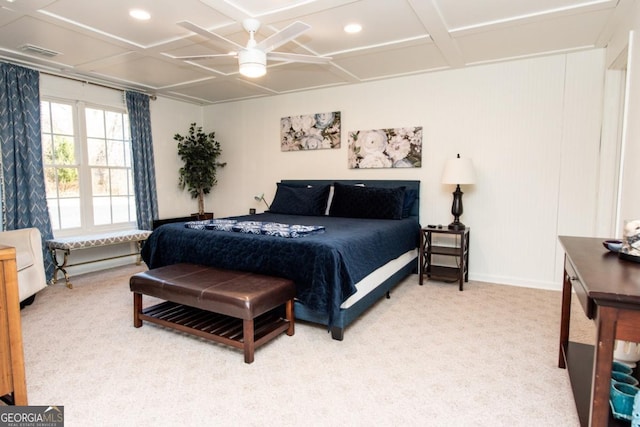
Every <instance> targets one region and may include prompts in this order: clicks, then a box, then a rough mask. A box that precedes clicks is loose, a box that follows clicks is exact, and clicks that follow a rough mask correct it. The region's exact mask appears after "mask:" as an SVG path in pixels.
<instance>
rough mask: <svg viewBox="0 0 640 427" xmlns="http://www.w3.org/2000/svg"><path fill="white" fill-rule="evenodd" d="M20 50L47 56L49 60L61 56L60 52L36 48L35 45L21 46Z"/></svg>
mask: <svg viewBox="0 0 640 427" xmlns="http://www.w3.org/2000/svg"><path fill="white" fill-rule="evenodd" d="M20 49H21V50H22V51H23V52H29V53H35V54H36V55H40V56H46V57H48V58H53V57H54V56H58V55H60V52H56V51H55V50H50V49H45V48H43V47H40V46H36V45H34V44H25V45H22V46H20Z"/></svg>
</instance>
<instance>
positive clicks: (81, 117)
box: [41, 100, 136, 233]
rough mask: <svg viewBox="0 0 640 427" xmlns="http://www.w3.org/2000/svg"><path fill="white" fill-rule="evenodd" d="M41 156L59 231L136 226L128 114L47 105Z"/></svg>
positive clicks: (51, 211)
mask: <svg viewBox="0 0 640 427" xmlns="http://www.w3.org/2000/svg"><path fill="white" fill-rule="evenodd" d="M41 112H42V151H43V153H42V154H43V162H44V170H45V182H46V189H47V203H48V206H49V215H50V216H51V226H52V228H53V230H54V231H62V232H65V231H68V232H69V233H73V232H78V231H91V230H96V229H114V228H125V227H129V226H130V225H132V224H134V223H135V221H136V210H135V197H134V190H133V171H132V166H131V138H130V136H129V120H128V116H127V114H126V113H124V112H122V111H115V110H113V109H105V108H100V107H93V106H92V107H89V106H86V105H85V104H83V103H80V102H78V103H71V102H65V101H53V100H43V101H42V102H41Z"/></svg>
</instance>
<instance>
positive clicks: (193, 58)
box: [171, 53, 237, 61]
mask: <svg viewBox="0 0 640 427" xmlns="http://www.w3.org/2000/svg"><path fill="white" fill-rule="evenodd" d="M236 57H237V56H236V55H229V54H226V53H221V54H209V55H187V56H172V57H171V58H172V59H181V60H183V61H197V60H199V59H213V58H231V59H235V58H236Z"/></svg>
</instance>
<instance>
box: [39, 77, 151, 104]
mask: <svg viewBox="0 0 640 427" xmlns="http://www.w3.org/2000/svg"><path fill="white" fill-rule="evenodd" d="M38 71H39V72H40V73H42V74H46V75H49V76H54V77H60V78H63V79H67V80H72V81H75V82H80V83H86V84H89V85H94V86H98V87H103V88H105V89H113V90H120V91H126V90H129V89H127V88H125V87H115V86H110V85H108V84H105V83H97V82H92V81H89V80H87V79H81V78H79V77H72V76H65V75H63V74H58V73H52V72H50V71H43V70H38ZM132 90H133V89H132ZM147 95H149V94H147ZM149 99H151V100H152V101H155V100H156V99H158V97H157V96H156V95H154V94H151V95H149Z"/></svg>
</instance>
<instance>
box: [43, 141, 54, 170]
mask: <svg viewBox="0 0 640 427" xmlns="http://www.w3.org/2000/svg"><path fill="white" fill-rule="evenodd" d="M42 161H43V163H44V164H46V165H50V164H52V163H53V140H52V139H51V135H42Z"/></svg>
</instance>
